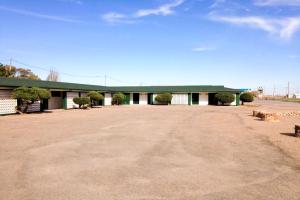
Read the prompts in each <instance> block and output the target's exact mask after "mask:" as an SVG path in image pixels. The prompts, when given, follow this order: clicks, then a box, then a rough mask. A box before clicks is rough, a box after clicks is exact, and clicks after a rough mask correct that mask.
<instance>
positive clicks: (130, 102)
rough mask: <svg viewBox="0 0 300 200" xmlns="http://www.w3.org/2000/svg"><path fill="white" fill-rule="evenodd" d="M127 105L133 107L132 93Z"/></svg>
mask: <svg viewBox="0 0 300 200" xmlns="http://www.w3.org/2000/svg"><path fill="white" fill-rule="evenodd" d="M129 105H133V93H130V101H129Z"/></svg>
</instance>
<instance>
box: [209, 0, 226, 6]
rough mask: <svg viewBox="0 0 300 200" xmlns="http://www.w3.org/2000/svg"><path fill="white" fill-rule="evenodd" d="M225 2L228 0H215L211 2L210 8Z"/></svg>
mask: <svg viewBox="0 0 300 200" xmlns="http://www.w3.org/2000/svg"><path fill="white" fill-rule="evenodd" d="M225 2H226V0H215V1H214V2H213V4H211V6H210V8H216V7H218V6H220V5H221V4H223V3H225Z"/></svg>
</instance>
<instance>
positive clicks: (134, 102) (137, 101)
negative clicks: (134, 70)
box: [133, 93, 140, 104]
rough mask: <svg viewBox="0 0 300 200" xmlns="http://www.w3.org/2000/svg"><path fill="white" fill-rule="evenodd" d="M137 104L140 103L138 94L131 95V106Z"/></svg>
mask: <svg viewBox="0 0 300 200" xmlns="http://www.w3.org/2000/svg"><path fill="white" fill-rule="evenodd" d="M139 102H140V94H139V93H133V104H139Z"/></svg>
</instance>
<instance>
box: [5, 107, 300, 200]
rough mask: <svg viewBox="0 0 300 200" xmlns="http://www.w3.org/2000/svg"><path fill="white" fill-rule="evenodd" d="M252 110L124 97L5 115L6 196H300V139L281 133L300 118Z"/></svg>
mask: <svg viewBox="0 0 300 200" xmlns="http://www.w3.org/2000/svg"><path fill="white" fill-rule="evenodd" d="M249 114H251V110H250V109H247V108H243V107H214V106H207V107H195V106H193V107H189V106H124V107H105V108H96V109H92V110H69V111H63V110H58V111H55V112H53V113H48V114H47V113H44V114H30V115H23V116H5V117H1V118H0V140H1V145H0V199H3V200H4V199H5V200H40V199H43V200H66V199H70V200H79V199H80V200H82V199H85V200H99V199H109V200H110V199H117V200H126V199H149V200H150V199H174V200H175V199H176V200H179V199H189V200H193V199H195V200H196V199H197V200H198V199H239V200H240V199H243V200H245V199H264V200H265V199H295V200H299V199H300V168H299V166H300V162H299V160H297V158H298V157H297V156H299V155H298V154H297V153H295V152H297V148H298V147H297V146H296V147H295V148H292V150H289V147H288V146H290V144H291V143H293V144H294V145H297V143H298V140H297V138H292V137H290V136H287V135H284V134H280V133H281V132H282V133H284V132H290V131H292V125H293V123H294V122H295V121H297V120H298V121H299V118H293V119H288V120H283V121H281V122H278V123H265V122H261V121H258V120H256V119H254V118H253V117H251V116H249ZM271 135H275V136H276V137H275V139H274V138H273V139H274V141H273V142H272V137H270V136H271ZM270 138H271V139H270ZM281 140H282V141H285V140H287V141H289V142H288V143H282V144H281V143H280V141H281ZM276 141H277V142H278V141H279V143H280V145H281V146H280V145H276V144H275V145H274V142H276ZM285 144H289V145H286V146H287V147H286V148H287V149H285ZM298 144H299V145H300V142H299V143H298ZM298 149H299V148H298ZM292 154H297V155H292ZM299 154H300V152H299Z"/></svg>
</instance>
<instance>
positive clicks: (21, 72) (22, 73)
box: [16, 68, 40, 80]
mask: <svg viewBox="0 0 300 200" xmlns="http://www.w3.org/2000/svg"><path fill="white" fill-rule="evenodd" d="M16 78H24V79H30V80H40V78H39V77H38V76H37V75H36V74H34V73H33V72H32V71H31V70H30V69H25V68H18V69H17V75H16Z"/></svg>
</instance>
